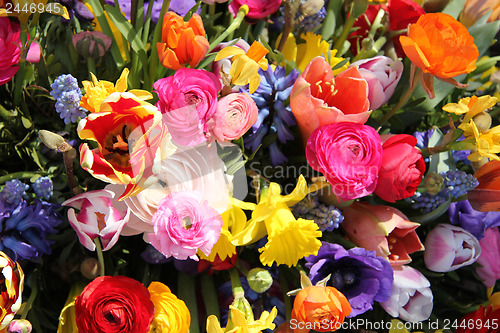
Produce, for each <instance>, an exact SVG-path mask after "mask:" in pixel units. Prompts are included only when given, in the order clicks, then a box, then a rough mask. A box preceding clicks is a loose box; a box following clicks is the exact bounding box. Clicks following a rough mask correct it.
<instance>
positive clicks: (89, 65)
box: [87, 57, 97, 75]
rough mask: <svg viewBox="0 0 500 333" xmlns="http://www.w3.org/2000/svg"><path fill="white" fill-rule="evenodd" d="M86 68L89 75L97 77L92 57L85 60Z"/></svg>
mask: <svg viewBox="0 0 500 333" xmlns="http://www.w3.org/2000/svg"><path fill="white" fill-rule="evenodd" d="M87 68H88V70H89V73H94V74H95V75H97V72H96V70H95V61H94V58H92V57H88V58H87Z"/></svg>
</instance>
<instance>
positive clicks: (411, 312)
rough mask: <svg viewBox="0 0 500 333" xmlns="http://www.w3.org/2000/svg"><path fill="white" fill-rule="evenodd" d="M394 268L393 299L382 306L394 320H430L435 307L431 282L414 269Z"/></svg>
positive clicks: (405, 267)
mask: <svg viewBox="0 0 500 333" xmlns="http://www.w3.org/2000/svg"><path fill="white" fill-rule="evenodd" d="M393 268H394V283H393V284H392V293H391V298H389V300H388V301H386V302H382V303H380V305H382V307H383V308H384V310H385V311H387V313H388V314H390V315H391V316H393V317H394V318H400V319H403V320H406V321H410V322H417V321H422V320H427V319H429V317H430V315H431V312H432V307H433V303H432V301H433V295H432V291H431V288H430V286H431V284H430V282H429V280H427V279H426V278H425V276H424V275H423V274H422V273H420V272H419V271H418V270H416V269H415V268H413V267H410V266H406V265H404V266H399V267H393Z"/></svg>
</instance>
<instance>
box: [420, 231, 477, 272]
mask: <svg viewBox="0 0 500 333" xmlns="http://www.w3.org/2000/svg"><path fill="white" fill-rule="evenodd" d="M479 254H481V246H480V245H479V241H478V240H477V238H476V237H474V236H473V235H472V234H471V233H470V232H468V231H466V230H464V229H462V228H460V227H457V226H454V225H451V224H438V225H437V226H436V227H435V228H434V229H432V230H431V232H429V234H428V235H427V238H426V239H425V252H424V261H425V266H427V268H428V269H430V270H431V271H434V272H450V271H454V270H456V269H458V268H460V267H463V266H467V265H471V264H473V263H474V262H475V261H476V260H477V258H478V257H479Z"/></svg>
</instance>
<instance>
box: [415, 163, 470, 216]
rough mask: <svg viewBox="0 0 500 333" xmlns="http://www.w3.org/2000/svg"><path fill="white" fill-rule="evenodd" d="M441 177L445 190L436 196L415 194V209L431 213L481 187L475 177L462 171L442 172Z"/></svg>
mask: <svg viewBox="0 0 500 333" xmlns="http://www.w3.org/2000/svg"><path fill="white" fill-rule="evenodd" d="M440 176H441V177H443V182H444V187H443V189H442V190H441V191H440V192H439V193H437V194H435V195H433V194H430V193H427V192H426V193H418V194H415V195H414V196H413V197H412V199H413V200H414V201H415V202H414V203H413V208H414V209H419V208H422V209H423V212H424V213H428V212H431V211H433V210H434V209H436V208H438V207H439V206H440V205H441V204H443V203H445V202H446V201H448V200H449V199H451V198H454V199H458V198H459V197H461V196H462V195H464V194H466V193H467V192H468V191H471V190H473V189H474V188H475V187H476V186H478V185H479V182H478V180H477V179H476V178H474V176H473V175H470V174H468V173H467V172H464V171H460V170H449V171H447V172H442V173H440Z"/></svg>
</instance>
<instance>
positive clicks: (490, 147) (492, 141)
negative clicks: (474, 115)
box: [459, 120, 500, 162]
mask: <svg viewBox="0 0 500 333" xmlns="http://www.w3.org/2000/svg"><path fill="white" fill-rule="evenodd" d="M459 128H462V129H464V135H465V134H468V133H469V132H472V133H473V135H474V137H473V139H474V140H475V142H476V146H477V148H476V149H477V151H474V152H472V153H471V154H470V155H469V156H468V157H467V158H468V159H469V160H470V161H472V162H479V161H481V160H482V159H483V158H484V157H486V158H489V159H490V160H497V161H499V160H500V158H499V157H498V155H496V154H498V153H500V126H496V127H493V128H491V129H489V130H487V131H486V132H483V133H481V132H480V131H479V130H478V128H477V126H476V124H475V123H474V121H473V120H471V121H470V123H469V124H467V126H465V124H462V125H460V127H459ZM465 138H466V139H470V138H471V137H469V136H467V135H466V136H465ZM464 141H465V140H464ZM474 150H475V149H474Z"/></svg>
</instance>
